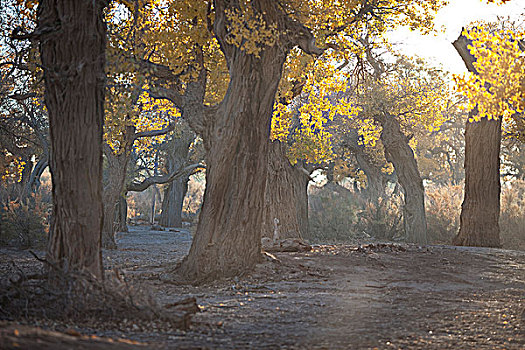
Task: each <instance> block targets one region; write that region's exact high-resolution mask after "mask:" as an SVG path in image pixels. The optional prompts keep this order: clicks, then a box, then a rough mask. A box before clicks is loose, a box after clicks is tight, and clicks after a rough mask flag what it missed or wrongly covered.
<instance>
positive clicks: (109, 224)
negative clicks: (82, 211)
mask: <svg viewBox="0 0 525 350" xmlns="http://www.w3.org/2000/svg"><path fill="white" fill-rule="evenodd" d="M134 135H135V128H134V127H133V126H128V127H126V131H125V136H124V142H123V145H122V147H121V149H120V152H119V153H118V154H115V153H114V151H113V150H112V149H111V147H109V146H108V145H107V144H105V145H104V155H105V156H106V165H107V170H106V171H107V176H106V179H105V184H104V191H103V199H104V224H103V226H102V245H103V247H104V248H107V249H116V248H117V243H116V241H115V233H116V232H117V228H118V222H117V221H116V220H115V219H116V217H117V213H118V211H117V209H118V202H119V199H120V197H121V196H122V195H123V193H122V192H123V189H124V183H125V181H126V172H127V168H128V163H129V159H130V154H131V148H132V147H133V142H134Z"/></svg>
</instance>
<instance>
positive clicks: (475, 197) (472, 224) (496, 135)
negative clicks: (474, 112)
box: [453, 118, 501, 247]
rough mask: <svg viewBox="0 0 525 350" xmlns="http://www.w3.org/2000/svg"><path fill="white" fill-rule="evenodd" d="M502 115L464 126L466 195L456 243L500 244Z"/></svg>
mask: <svg viewBox="0 0 525 350" xmlns="http://www.w3.org/2000/svg"><path fill="white" fill-rule="evenodd" d="M500 145H501V119H498V120H488V119H486V118H484V119H482V120H481V121H479V122H472V123H468V122H467V126H466V129H465V196H464V198H463V204H462V205H461V216H460V227H459V233H458V235H457V236H456V237H455V238H454V240H453V244H455V245H466V246H477V247H500V246H501V243H500V237H499V232H500V229H499V224H498V222H499V214H500V193H501V184H500V176H499V169H500Z"/></svg>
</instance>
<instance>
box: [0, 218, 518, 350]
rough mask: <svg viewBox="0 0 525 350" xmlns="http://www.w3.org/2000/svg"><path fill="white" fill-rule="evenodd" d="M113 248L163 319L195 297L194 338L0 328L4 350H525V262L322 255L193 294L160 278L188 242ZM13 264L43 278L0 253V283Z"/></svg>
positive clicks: (491, 255) (124, 240) (414, 253)
mask: <svg viewBox="0 0 525 350" xmlns="http://www.w3.org/2000/svg"><path fill="white" fill-rule="evenodd" d="M118 243H119V249H118V250H116V251H105V252H104V263H105V265H106V268H107V269H113V268H115V267H116V268H118V269H120V270H121V271H122V272H123V273H124V275H125V276H126V278H127V279H128V280H129V281H130V282H131V283H133V284H143V286H145V287H146V288H147V289H148V290H149V291H150V292H151V293H152V294H153V295H155V297H156V298H157V299H158V301H159V303H160V304H161V305H166V307H169V304H170V303H173V301H174V300H178V299H180V298H182V297H186V296H194V297H196V299H197V302H198V304H199V307H200V309H201V312H199V313H197V314H196V315H195V316H194V317H193V320H192V326H191V328H190V330H188V331H180V330H179V331H177V330H167V331H162V330H159V329H156V326H155V325H151V326H148V327H144V326H138V325H133V324H131V325H130V324H129V323H128V324H127V325H126V326H118V325H115V326H113V327H111V326H110V327H108V326H104V327H99V326H96V325H93V326H92V327H89V325H88V326H86V325H82V326H81V327H79V326H78V325H58V324H54V325H53V324H45V323H44V325H43V324H39V325H38V326H40V327H39V328H35V327H33V326H35V325H34V324H29V325H21V324H20V323H14V322H3V323H0V348H31V349H33V348H40V349H58V348H75V347H76V348H83V349H110V348H111V349H113V348H115V349H116V348H118V349H130V348H158V349H250V348H262V349H276V348H282V349H361V348H364V349H369V348H372V349H373V348H378V349H399V348H401V349H471V348H475V349H524V348H525V252H519V251H510V250H501V249H484V248H465V247H449V246H428V247H419V246H416V245H405V244H381V243H373V244H362V245H320V246H314V247H313V250H312V251H311V252H306V253H277V254H274V256H275V259H271V258H268V259H267V260H266V261H265V262H264V263H261V264H260V265H258V266H257V268H256V270H255V271H254V272H253V273H252V274H250V275H249V276H246V277H243V278H236V279H230V280H223V281H219V282H216V283H214V284H209V285H204V286H198V287H195V286H188V285H178V284H177V283H176V281H173V277H172V275H170V274H169V272H167V271H169V270H170V268H171V266H172V265H173V264H174V263H175V262H177V261H178V260H180V259H181V258H182V257H183V256H184V255H185V254H186V253H187V251H188V249H189V246H190V244H191V238H190V236H189V234H188V233H187V232H186V231H184V230H182V231H179V232H172V231H163V232H159V231H148V230H147V229H146V228H144V227H133V228H132V229H131V232H130V233H127V234H123V235H122V236H121V237H120V239H119V242H118ZM13 261H14V262H15V263H16V264H17V265H18V266H19V267H20V268H22V269H24V270H26V271H31V270H32V269H36V268H37V266H38V264H37V262H36V261H35V260H34V258H32V257H31V255H30V254H29V253H28V252H25V251H15V250H9V249H0V264H1V265H0V271H2V275H3V276H4V277H5V271H7V266H8V265H10V264H12V262H13ZM174 282H175V283H174ZM46 330H50V331H58V332H59V333H53V332H49V331H46ZM58 343H60V344H62V346H61V347H59V346H57V344H58Z"/></svg>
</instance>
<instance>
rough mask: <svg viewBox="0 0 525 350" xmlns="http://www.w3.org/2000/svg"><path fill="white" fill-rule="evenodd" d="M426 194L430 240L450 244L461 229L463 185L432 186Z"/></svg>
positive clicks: (427, 189) (426, 190) (426, 189)
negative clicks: (460, 215)
mask: <svg viewBox="0 0 525 350" xmlns="http://www.w3.org/2000/svg"><path fill="white" fill-rule="evenodd" d="M425 194H426V197H425V206H426V214H427V226H428V235H429V241H430V242H432V243H439V244H450V242H451V241H452V238H454V236H455V235H456V234H457V232H458V229H459V214H460V212H461V202H462V201H463V186H460V185H456V186H452V185H449V186H430V187H427V188H425Z"/></svg>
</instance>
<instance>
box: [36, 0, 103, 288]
mask: <svg viewBox="0 0 525 350" xmlns="http://www.w3.org/2000/svg"><path fill="white" fill-rule="evenodd" d="M105 6H106V1H98V0H97V1H94V0H78V1H69V0H41V1H40V4H39V7H38V28H37V33H40V34H39V39H40V56H41V60H42V65H43V69H44V84H45V103H46V106H47V109H48V113H49V125H50V134H51V151H52V152H51V159H50V170H51V174H52V183H53V214H54V219H53V223H52V227H51V233H50V238H49V245H48V250H47V257H48V259H49V260H50V261H53V262H55V263H56V264H57V265H58V266H60V267H61V268H63V269H67V270H70V269H81V270H87V271H89V272H91V273H92V274H93V275H95V276H97V277H99V278H102V277H103V269H102V255H101V228H102V197H101V193H102V127H103V122H104V84H105V72H104V65H105V49H106V27H105V23H104V21H103V9H104V7H105Z"/></svg>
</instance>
